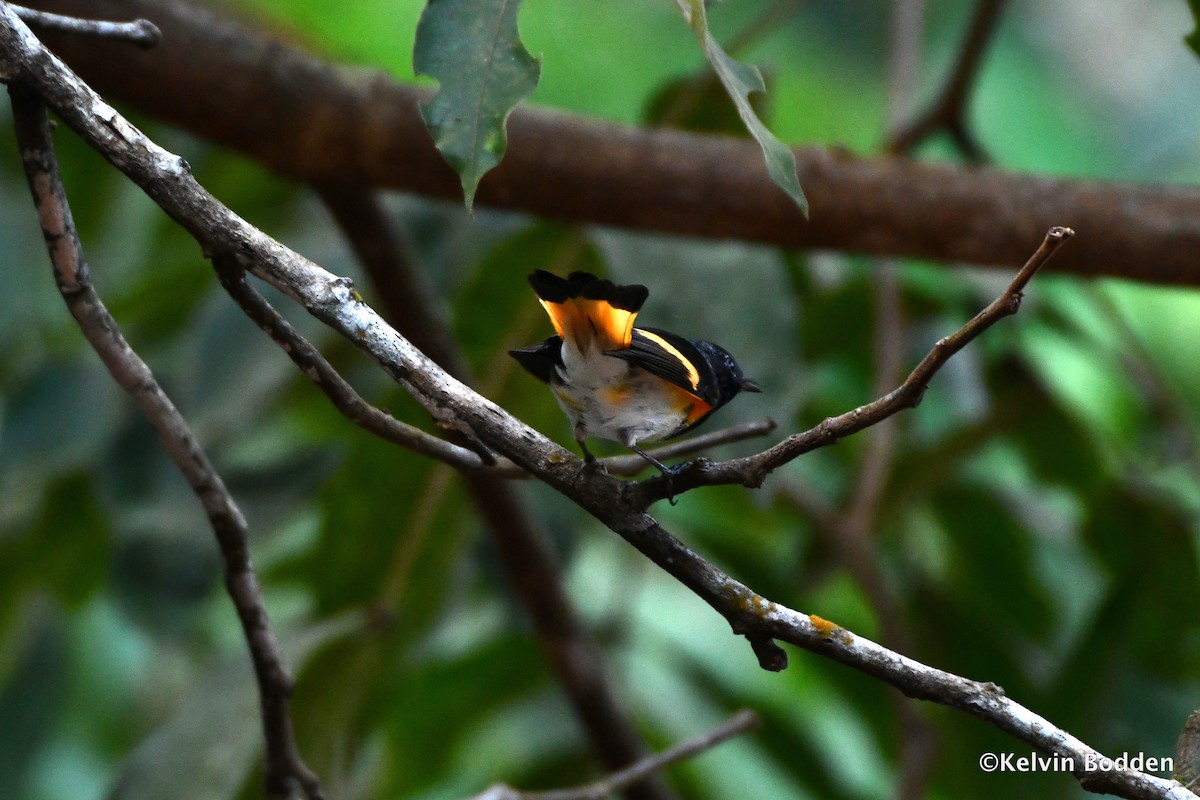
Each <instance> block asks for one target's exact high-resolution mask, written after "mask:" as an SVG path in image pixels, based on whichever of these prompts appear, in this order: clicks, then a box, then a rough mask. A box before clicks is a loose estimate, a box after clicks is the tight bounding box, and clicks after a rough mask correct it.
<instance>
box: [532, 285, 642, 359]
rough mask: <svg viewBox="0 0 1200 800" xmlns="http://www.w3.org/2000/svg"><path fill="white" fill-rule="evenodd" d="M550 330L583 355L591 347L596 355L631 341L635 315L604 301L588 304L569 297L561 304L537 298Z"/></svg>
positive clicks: (634, 312) (635, 313)
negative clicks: (598, 350) (549, 322)
mask: <svg viewBox="0 0 1200 800" xmlns="http://www.w3.org/2000/svg"><path fill="white" fill-rule="evenodd" d="M538 301H539V302H540V303H541V304H542V307H543V308H545V309H546V313H547V314H549V315H550V321H551V322H552V323H554V330H555V331H556V332H557V333H558V335H559V336H561V337H563V338H564V339H569V340H571V341H572V342H574V343H575V346H576V347H577V348H579V352H581V353H584V354H585V355H586V354H587V353H588V351H589V350H591V348H592V346H593V345H595V346H597V347H599V349H600V352H605V351H607V350H623V349H626V348H628V347H629V343H630V341H631V340H632V338H633V321H634V319H635V318H636V317H637V312H636V311H627V310H625V309H623V308H617V307H615V306H613V305H612V304H611V303H609V302H608V301H607V300H588V299H586V298H583V297H572V298H570V299H568V300H564V301H563V302H561V303H552V302H550V301H549V300H543V299H541V298H538Z"/></svg>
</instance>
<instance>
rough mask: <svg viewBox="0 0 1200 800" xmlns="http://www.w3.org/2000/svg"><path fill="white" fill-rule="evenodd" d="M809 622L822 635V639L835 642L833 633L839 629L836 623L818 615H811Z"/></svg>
mask: <svg viewBox="0 0 1200 800" xmlns="http://www.w3.org/2000/svg"><path fill="white" fill-rule="evenodd" d="M808 621H809V622H811V623H812V624H813V627H814V628H816V629H817V633H819V634H820V635H821V638H822V639H826V640H828V641H833V632H834V631H835V630H837V628H838V624H837V623H836V622H830V621H829V620H827V619H825V618H824V617H818V616H817V615H816V614H809V615H808Z"/></svg>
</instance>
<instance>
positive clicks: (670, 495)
mask: <svg viewBox="0 0 1200 800" xmlns="http://www.w3.org/2000/svg"><path fill="white" fill-rule="evenodd" d="M629 447H630V449H631V450H633V452H635V453H637V454H638V455H639V456H641V457H642V458H644V459H646V460H647V461H649V462H650V463H651V464H653V465H654V466H656V467H658V471H659V472H661V473H662V475H663V478H664V479H666V481H667V502H668V503H670V504H671V505H675V493H674V491H673V490H672V487H671V479H672V478H674V477H675V476H676V475H678V474H679V473H681V472H683V469H684V467H686V466H687V462H684V463H682V464H676V465H675V466H673V467H668V466H667V465H666V464H664V463H662V462H661V461H659V460H658V459H657V458H655V457H654V456H652V455H650V454H649V453H647V452H646V451H645V450H643V449H642V448H640V447H638V446H637V445H636V444H631V445H629Z"/></svg>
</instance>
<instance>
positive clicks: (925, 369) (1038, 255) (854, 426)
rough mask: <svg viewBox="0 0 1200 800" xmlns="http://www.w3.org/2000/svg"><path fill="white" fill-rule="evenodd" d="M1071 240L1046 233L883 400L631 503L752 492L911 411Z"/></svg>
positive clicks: (1062, 232)
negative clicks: (701, 489) (719, 490)
mask: <svg viewBox="0 0 1200 800" xmlns="http://www.w3.org/2000/svg"><path fill="white" fill-rule="evenodd" d="M1074 235H1075V232H1074V231H1073V230H1071V229H1070V228H1063V227H1059V226H1056V227H1053V228H1051V229H1050V230H1049V231H1048V232H1047V233H1046V237H1045V238H1044V239H1043V240H1042V243H1041V245H1040V246H1039V247H1038V249H1037V250H1036V251H1035V252H1034V253H1033V255H1032V256H1030V257H1029V260H1028V261H1026V262H1025V266H1024V267H1022V268H1021V271H1020V272H1018V273H1017V276H1016V277H1015V278H1013V280H1012V282H1011V283H1010V284H1009V285H1008V288H1007V289H1005V290H1004V293H1003V294H1001V295H1000V296H999V297H997V298H996V299H995V300H993V301H992V302H991V303H990V304H989V305H988V307H987V308H985V309H983V310H982V311H980V312H979V313H978V314H976V315H975V316H974V318H972V319H971V320H970V321H969V322H967V323H966V324H965V325H963V326H962V327H961V328H959V329H958V330H957V331H955V332H954V333H952V334H950V335H949V336H947V337H945V338H943V339H940V340H938V342H937V343H936V344H935V345H934V346H933V349H932V350H930V351H929V354H928V355H926V356H925V358H923V359H922V360H921V362H920V363H919V364H917V366H916V367H915V368H914V369H913V371H912V372H911V373H909V375H908V377H907V378H906V379H905V380H904V383H902V384H900V385H899V386H898V387H896V388H895V389H893V390H892V391H890V392H888V393H887V394H885V395H884V396H883V397H880V398H879V399H877V400H874V401H872V402H870V403H867V404H866V405H862V406H859V407H858V408H856V409H853V410H852V411H847V412H846V413H844V414H840V415H838V416H836V417H830V418H829V419H826V420H825V421H823V422H821V423H820V424H819V425H817V426H816V427H814V428H810V429H809V430H807V431H804V432H803V433H794V434H792V435H791V436H789V437H788V438H786V439H784V440H783V441H782V442H780V443H779V444H777V445H775V446H774V447H771V448H769V449H767V450H764V451H763V452H761V453H758V454H756V455H752V456H746V457H745V458H738V459H732V460H730V461H722V462H719V463H714V462H712V461H707V460H704V459H699V460H696V461H693V462H691V463H689V464H687V465H686V466H685V467H684V468H683V469H682V470H681V471H680V472H679V473H678V474H676V475H674V476H673V477H672V478H671V481H670V485H668V482H667V480H666V479H664V478H653V479H651V480H648V481H645V482H643V483H641V484H638V485H637V487H636V488H635V489H633V490H631V491H632V493H633V494H634V499H633V500H632V501H631V502H633V503H634V504H635V505H637V506H639V507H641V508H645V507H647V506H649V505H650V504H651V503H653V502H654V501H656V500H661V499H663V498H665V497H666V496H667V493H668V490H669V491H671V492H673V493H674V494H675V495H676V496H678V495H680V494H682V493H683V492H685V491H687V490H689V489H694V488H696V487H697V486H716V485H720V484H728V483H739V484H742V485H743V486H748V487H758V486H761V485H762V482H763V480H764V479H765V478H766V477H767V475H769V474H770V473H771V472H773V471H774V470H776V469H778V468H779V467H782V466H783V465H784V464H787V463H788V462H789V461H792V460H793V459H795V458H798V457H799V456H802V455H804V454H805V453H808V452H811V451H813V450H816V449H818V448H821V447H827V446H828V445H831V444H835V443H837V442H838V441H840V440H842V439H844V438H846V437H847V436H849V435H851V434H854V433H858V432H859V431H861V430H864V429H866V428H869V427H871V426H872V425H876V424H878V423H879V422H881V421H882V420H885V419H887V418H888V417H890V416H892V415H893V414H895V413H897V412H899V411H903V410H904V409H906V408H915V407H916V406H917V405H918V404H920V402H921V399H922V397H924V395H925V390H926V388H928V386H929V382H930V381H931V380H932V379H933V376H934V375H936V374H937V372H938V370H940V369H941V368H942V366H944V365H945V363H946V362H947V361H949V360H950V358H951V356H953V355H954V354H955V353H957V352H958V351H960V350H962V349H963V348H964V347H966V346H967V345H968V344H970V343H971V342H972V341H974V340H975V339H976V338H977V337H978V336H979V335H980V334H981V333H983V332H984V331H986V330H987V329H988V328H990V327H991V326H992V325H994V324H996V323H997V322H999V321H1000V320H1001V319H1004V318H1005V317H1008V316H1011V315H1013V314H1015V313H1017V309H1019V308H1020V306H1021V298H1022V292H1023V291H1024V289H1025V286H1026V284H1028V283H1029V281H1030V280H1031V279H1032V278H1033V276H1034V275H1035V274H1037V271H1038V270H1039V269H1041V267H1042V265H1044V264H1045V263H1046V262H1047V261H1048V260H1049V259H1050V257H1051V256H1052V255H1054V253H1055V252H1057V251H1058V248H1059V247H1060V246H1061V245H1062V244H1063V243H1064V242H1066V241H1067V240H1068V239H1070V238H1071V237H1072V236H1074Z"/></svg>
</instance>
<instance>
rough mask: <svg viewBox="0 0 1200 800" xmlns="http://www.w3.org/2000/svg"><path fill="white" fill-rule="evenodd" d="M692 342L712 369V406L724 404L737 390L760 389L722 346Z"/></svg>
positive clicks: (759, 390) (749, 390) (735, 394)
mask: <svg viewBox="0 0 1200 800" xmlns="http://www.w3.org/2000/svg"><path fill="white" fill-rule="evenodd" d="M692 344H693V345H695V347H696V349H697V350H699V351H700V352H701V353H702V354H703V355H704V361H705V362H706V363H707V364H708V367H709V369H711V370H712V378H713V385H714V386H715V387H716V392H715V397H714V398H713V399H714V400H715V401H716V402H713V403H712V406H713V408H719V407H721V406H723V405H725V404H726V403H728V402H729V401H730V400H732V399H733V398H735V397H737V395H738V392H741V391H746V392H761V391H762V389H761V388H759V385H758V384H757V383H755V382H754V381H752V380H750V379H749V378H747V377H746V376H744V375H742V368H741V367H739V366H738V364H737V362H736V361H734V360H733V356H732V355H730V354H729V351H728V350H726V349H725V348H724V347H721V346H720V345H718V344H713V343H712V342H706V341H703V340H700V341H695V342H692Z"/></svg>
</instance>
